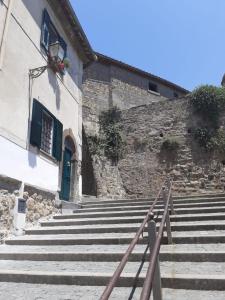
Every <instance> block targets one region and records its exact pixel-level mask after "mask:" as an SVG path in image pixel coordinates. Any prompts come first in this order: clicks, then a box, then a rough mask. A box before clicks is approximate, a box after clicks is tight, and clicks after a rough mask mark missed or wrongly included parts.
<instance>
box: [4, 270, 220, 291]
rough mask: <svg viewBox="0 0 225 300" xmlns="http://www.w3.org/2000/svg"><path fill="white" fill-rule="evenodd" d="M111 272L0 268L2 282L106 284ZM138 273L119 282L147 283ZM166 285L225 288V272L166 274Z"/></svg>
mask: <svg viewBox="0 0 225 300" xmlns="http://www.w3.org/2000/svg"><path fill="white" fill-rule="evenodd" d="M111 275H112V274H111V273H110V274H109V273H92V274H90V273H89V272H88V273H85V272H80V273H79V272H73V273H72V272H50V271H46V272H41V271H39V272H38V271H18V270H15V271H12V270H0V282H17V283H20V282H21V283H32V284H44V285H45V284H54V285H57V284H60V285H79V286H105V285H107V283H108V281H109V279H110V277H111ZM135 275H136V274H129V273H127V274H125V273H124V274H123V275H122V276H121V277H120V280H119V282H118V284H117V286H119V287H132V286H133V285H134V284H135V285H136V286H137V287H141V286H143V282H144V277H143V275H140V276H139V278H138V279H135ZM162 286H163V287H164V288H177V287H179V289H191V290H193V289H196V290H217V291H224V290H225V276H224V275H204V274H202V275H196V274H176V275H175V274H174V273H171V274H162Z"/></svg>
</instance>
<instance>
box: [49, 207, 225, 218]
mask: <svg viewBox="0 0 225 300" xmlns="http://www.w3.org/2000/svg"><path fill="white" fill-rule="evenodd" d="M147 212H148V209H144V208H143V209H136V210H135V209H134V210H130V209H129V210H124V211H119V212H118V211H117V210H113V211H107V212H89V213H81V212H80V213H77V214H75V213H74V214H67V215H55V216H54V217H53V218H54V219H58V220H59V219H61V220H62V219H63V220H66V219H79V218H98V217H100V218H101V217H121V216H122V217H123V216H125V217H127V216H144V215H146V213H147ZM155 212H157V213H159V214H162V213H163V210H162V209H157V210H155ZM224 212H225V206H215V207H195V208H176V209H175V213H176V214H195V213H224Z"/></svg>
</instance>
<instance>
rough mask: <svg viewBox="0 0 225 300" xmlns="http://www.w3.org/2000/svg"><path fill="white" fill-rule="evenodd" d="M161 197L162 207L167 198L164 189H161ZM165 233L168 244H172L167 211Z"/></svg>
mask: <svg viewBox="0 0 225 300" xmlns="http://www.w3.org/2000/svg"><path fill="white" fill-rule="evenodd" d="M162 197H163V202H164V206H166V202H167V197H168V194H167V191H166V187H163V190H162ZM166 231H167V239H168V244H172V243H173V240H172V233H171V226H170V214H169V210H167V214H166Z"/></svg>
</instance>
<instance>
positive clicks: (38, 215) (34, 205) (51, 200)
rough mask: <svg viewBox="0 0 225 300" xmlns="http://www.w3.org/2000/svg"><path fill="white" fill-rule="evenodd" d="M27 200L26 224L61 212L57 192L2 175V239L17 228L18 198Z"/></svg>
mask: <svg viewBox="0 0 225 300" xmlns="http://www.w3.org/2000/svg"><path fill="white" fill-rule="evenodd" d="M18 197H19V198H23V199H25V200H26V207H27V208H26V224H25V226H30V225H31V224H36V223H37V222H38V221H39V220H40V219H42V218H46V219H47V218H49V217H50V216H52V215H53V214H56V213H58V212H59V208H57V205H56V195H55V193H52V192H49V191H44V190H41V189H38V188H37V187H33V186H30V185H26V184H25V185H24V186H22V182H20V181H18V180H15V179H12V178H9V177H5V176H0V240H1V239H2V238H4V237H6V236H7V235H8V234H9V233H13V232H14V230H15V224H14V219H15V212H16V211H17V209H16V208H15V205H16V203H17V202H16V199H17V198H18Z"/></svg>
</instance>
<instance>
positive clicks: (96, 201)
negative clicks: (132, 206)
mask: <svg viewBox="0 0 225 300" xmlns="http://www.w3.org/2000/svg"><path fill="white" fill-rule="evenodd" d="M175 183H176V182H175ZM181 183H183V181H181ZM221 197H225V194H224V193H211V194H209V193H208V194H207V193H203V194H197V195H196V194H195V195H188V196H187V195H184V196H174V197H173V198H174V200H186V199H201V198H212V199H213V198H221ZM146 200H147V201H150V200H151V201H153V200H155V197H149V198H146V197H145V198H125V199H104V198H103V199H102V198H96V200H95V201H82V203H81V204H85V205H88V204H90V205H93V204H104V203H105V204H109V203H115V204H116V203H124V202H126V203H129V202H133V201H134V202H139V201H146Z"/></svg>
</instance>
